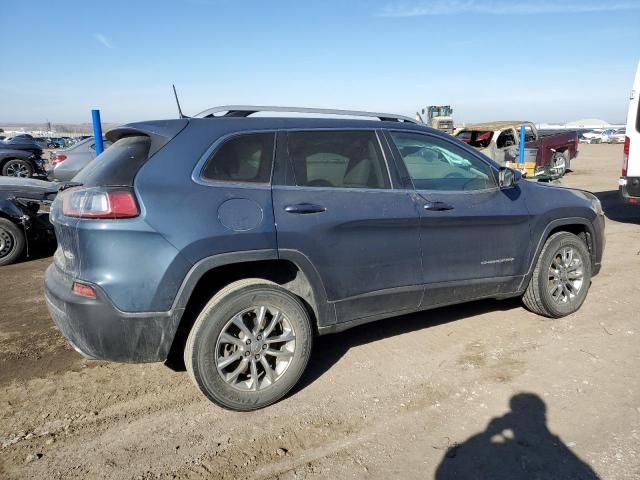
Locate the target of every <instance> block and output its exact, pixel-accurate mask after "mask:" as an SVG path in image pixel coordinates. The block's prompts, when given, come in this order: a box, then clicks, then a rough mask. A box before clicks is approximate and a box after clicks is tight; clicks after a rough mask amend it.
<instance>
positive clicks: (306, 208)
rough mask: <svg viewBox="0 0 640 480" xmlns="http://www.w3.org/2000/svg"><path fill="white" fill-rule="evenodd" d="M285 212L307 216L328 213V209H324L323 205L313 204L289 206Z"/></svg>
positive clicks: (285, 208)
mask: <svg viewBox="0 0 640 480" xmlns="http://www.w3.org/2000/svg"><path fill="white" fill-rule="evenodd" d="M284 211H285V212H287V213H294V214H297V215H306V214H308V213H322V212H326V211H327V208H326V207H323V206H322V205H315V204H313V203H298V204H297V205H287V206H286V207H284Z"/></svg>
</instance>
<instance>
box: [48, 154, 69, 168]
mask: <svg viewBox="0 0 640 480" xmlns="http://www.w3.org/2000/svg"><path fill="white" fill-rule="evenodd" d="M66 159H67V156H66V155H64V154H62V153H56V154H55V155H54V157H53V158H52V159H51V164H52V165H54V166H55V165H57V164H59V163H60V162H64V161H65V160H66Z"/></svg>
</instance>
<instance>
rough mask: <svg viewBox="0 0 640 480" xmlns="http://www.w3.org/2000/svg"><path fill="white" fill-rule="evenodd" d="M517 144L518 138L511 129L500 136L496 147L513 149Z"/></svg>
mask: <svg viewBox="0 0 640 480" xmlns="http://www.w3.org/2000/svg"><path fill="white" fill-rule="evenodd" d="M515 144H516V138H515V136H514V135H513V130H511V129H508V130H505V131H503V132H502V133H501V134H500V135H498V139H497V140H496V147H498V148H506V147H511V146H513V145H515Z"/></svg>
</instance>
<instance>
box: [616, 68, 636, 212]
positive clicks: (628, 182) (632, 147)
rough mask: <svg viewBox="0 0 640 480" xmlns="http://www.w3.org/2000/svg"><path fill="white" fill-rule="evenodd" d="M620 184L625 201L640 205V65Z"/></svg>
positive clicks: (633, 96) (631, 107)
mask: <svg viewBox="0 0 640 480" xmlns="http://www.w3.org/2000/svg"><path fill="white" fill-rule="evenodd" d="M618 183H619V185H620V193H621V194H622V197H623V198H624V200H625V201H626V202H627V203H635V204H638V205H640V63H638V69H637V71H636V79H635V80H634V82H633V89H632V90H631V101H630V102H629V114H628V115H627V134H626V136H625V139H624V160H623V163H622V176H621V177H620V180H619V182H618Z"/></svg>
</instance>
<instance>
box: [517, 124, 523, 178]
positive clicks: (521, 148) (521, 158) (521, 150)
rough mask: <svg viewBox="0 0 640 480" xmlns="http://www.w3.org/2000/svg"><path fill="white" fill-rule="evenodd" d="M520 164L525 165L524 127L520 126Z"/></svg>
mask: <svg viewBox="0 0 640 480" xmlns="http://www.w3.org/2000/svg"><path fill="white" fill-rule="evenodd" d="M518 163H524V125H520V161H519V162H518ZM522 168H524V165H523V166H522Z"/></svg>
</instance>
